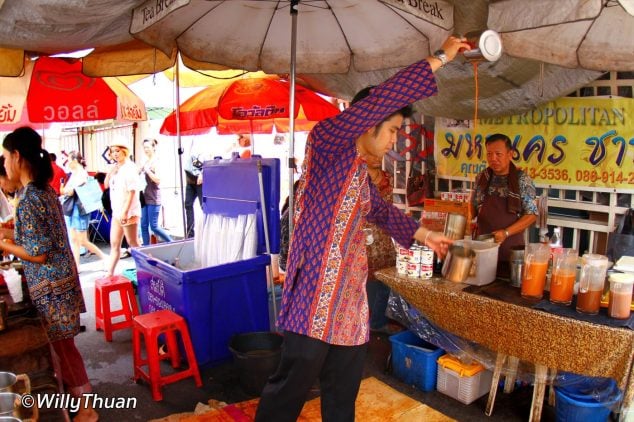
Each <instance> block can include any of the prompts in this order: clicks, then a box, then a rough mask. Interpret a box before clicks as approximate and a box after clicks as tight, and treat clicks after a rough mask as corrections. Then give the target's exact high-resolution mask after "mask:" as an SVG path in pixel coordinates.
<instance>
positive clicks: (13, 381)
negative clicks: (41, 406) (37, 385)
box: [0, 372, 31, 394]
mask: <svg viewBox="0 0 634 422" xmlns="http://www.w3.org/2000/svg"><path fill="white" fill-rule="evenodd" d="M18 381H22V382H23V383H24V390H25V393H27V394H30V393H31V380H30V378H29V376H28V375H26V374H20V375H16V374H14V373H13V372H0V393H17V392H18V391H17V390H18V389H17V384H18Z"/></svg>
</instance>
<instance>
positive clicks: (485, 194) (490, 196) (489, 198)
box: [471, 133, 537, 277]
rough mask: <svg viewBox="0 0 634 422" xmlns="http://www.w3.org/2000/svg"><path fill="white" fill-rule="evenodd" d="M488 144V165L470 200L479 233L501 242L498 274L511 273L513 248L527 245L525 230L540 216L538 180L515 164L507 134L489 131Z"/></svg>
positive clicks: (477, 234)
mask: <svg viewBox="0 0 634 422" xmlns="http://www.w3.org/2000/svg"><path fill="white" fill-rule="evenodd" d="M485 147H486V157H487V163H488V167H487V168H486V169H485V170H484V171H482V172H481V173H480V174H478V175H477V176H476V179H475V192H474V195H473V198H472V202H471V204H472V206H473V209H474V211H475V213H477V217H478V220H477V221H478V229H477V232H476V236H480V235H484V234H492V235H493V236H494V238H495V242H496V243H499V244H500V250H499V253H498V269H497V275H498V277H508V276H509V274H510V266H509V257H510V253H511V248H512V247H513V246H524V231H525V230H526V229H527V228H528V227H530V226H531V225H532V224H533V223H535V221H536V220H537V205H536V203H535V184H534V183H533V180H532V179H531V178H530V177H529V176H528V175H527V174H526V173H525V172H524V171H522V170H519V169H518V168H517V167H516V166H515V164H513V162H512V158H513V145H512V143H511V139H510V138H509V137H508V136H506V135H504V134H501V133H496V134H493V135H489V136H487V138H486V141H485ZM474 215H476V214H474Z"/></svg>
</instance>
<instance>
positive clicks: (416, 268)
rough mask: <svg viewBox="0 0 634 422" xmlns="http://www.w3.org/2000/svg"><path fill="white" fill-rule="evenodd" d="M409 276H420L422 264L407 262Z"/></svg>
mask: <svg viewBox="0 0 634 422" xmlns="http://www.w3.org/2000/svg"><path fill="white" fill-rule="evenodd" d="M407 276H408V277H416V278H418V277H420V264H419V263H416V262H408V263H407Z"/></svg>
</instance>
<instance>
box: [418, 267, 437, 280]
mask: <svg viewBox="0 0 634 422" xmlns="http://www.w3.org/2000/svg"><path fill="white" fill-rule="evenodd" d="M433 276H434V265H433V264H421V265H420V278H422V279H425V280H429V279H430V278H432V277H433Z"/></svg>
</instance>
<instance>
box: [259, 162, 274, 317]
mask: <svg viewBox="0 0 634 422" xmlns="http://www.w3.org/2000/svg"><path fill="white" fill-rule="evenodd" d="M258 186H259V188H260V202H261V206H262V222H263V223H264V224H262V225H263V226H264V243H265V246H266V254H267V255H268V256H269V259H271V243H270V240H269V220H268V211H267V209H266V207H267V205H266V196H265V195H264V181H263V179H262V160H258ZM266 278H267V284H268V290H269V291H270V292H271V302H272V305H273V327H275V326H276V325H277V304H276V303H275V283H274V282H273V261H272V260H271V262H270V263H269V270H268V271H267V277H266Z"/></svg>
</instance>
